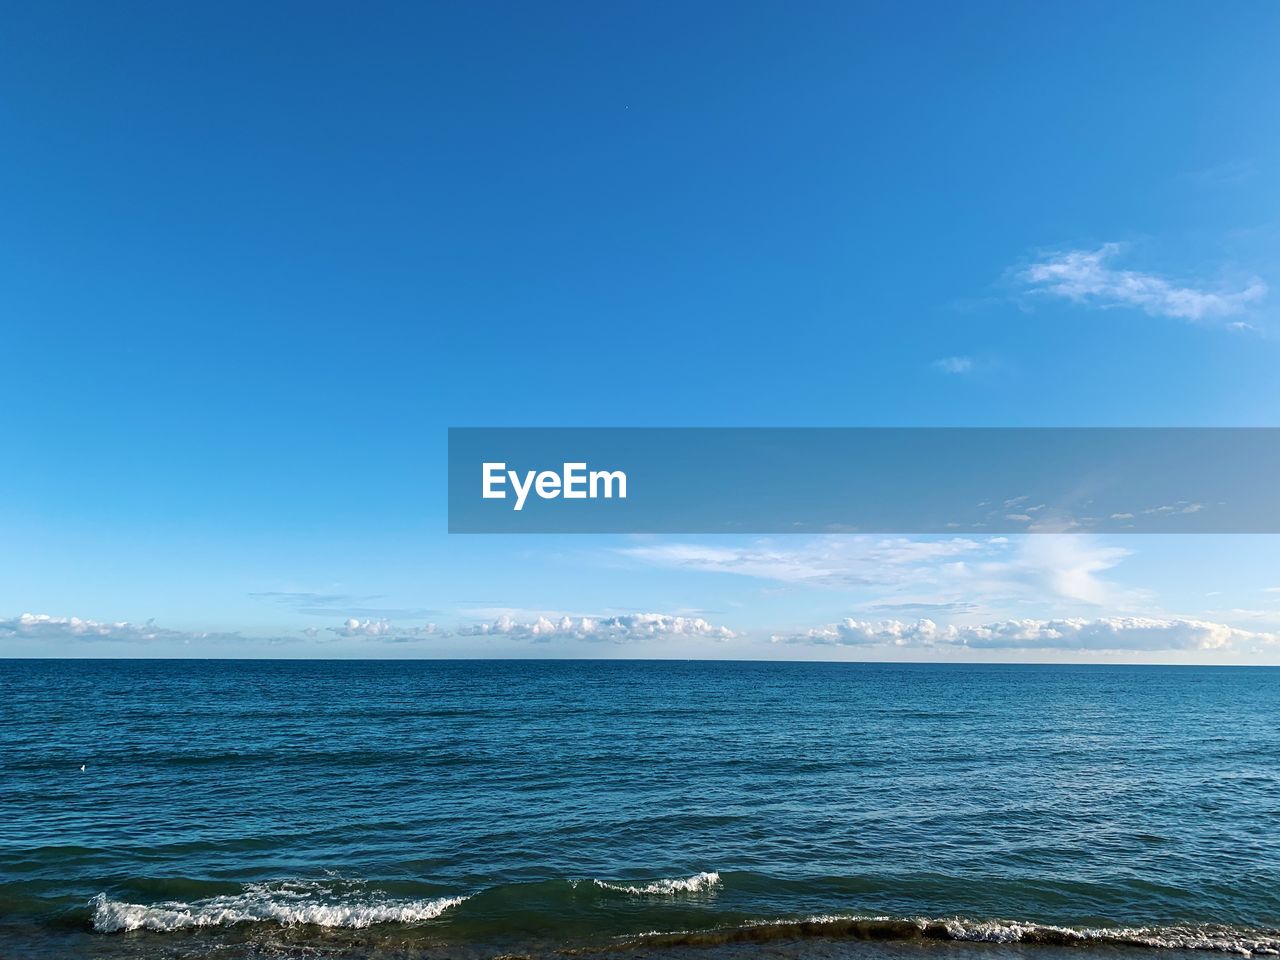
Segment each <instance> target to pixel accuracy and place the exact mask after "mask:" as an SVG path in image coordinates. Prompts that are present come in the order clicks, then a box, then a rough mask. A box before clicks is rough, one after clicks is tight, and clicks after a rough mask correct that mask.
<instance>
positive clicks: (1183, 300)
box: [1018, 243, 1267, 327]
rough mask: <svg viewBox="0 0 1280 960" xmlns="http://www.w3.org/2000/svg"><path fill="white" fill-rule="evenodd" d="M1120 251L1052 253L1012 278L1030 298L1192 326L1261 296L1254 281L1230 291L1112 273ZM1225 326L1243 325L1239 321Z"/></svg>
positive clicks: (1237, 311)
mask: <svg viewBox="0 0 1280 960" xmlns="http://www.w3.org/2000/svg"><path fill="white" fill-rule="evenodd" d="M1124 249H1125V247H1124V245H1123V244H1119V243H1104V244H1103V245H1102V246H1101V247H1099V248H1097V249H1096V250H1066V251H1061V252H1056V253H1052V254H1050V255H1048V256H1047V257H1045V258H1044V259H1041V260H1039V261H1037V262H1035V263H1033V264H1031V265H1030V266H1029V267H1026V268H1025V269H1023V270H1021V271H1020V272H1019V273H1018V279H1019V280H1020V281H1021V282H1022V283H1023V284H1024V285H1025V287H1026V289H1027V290H1028V291H1030V292H1032V293H1037V294H1043V295H1048V296H1055V297H1061V298H1063V299H1066V300H1070V301H1072V302H1073V303H1079V304H1086V305H1090V306H1095V307H1099V308H1101V309H1104V310H1105V309H1111V308H1115V307H1133V308H1136V309H1140V310H1142V311H1144V312H1145V313H1147V314H1149V315H1150V316H1153V317H1170V318H1175V319H1180V320H1189V321H1192V322H1203V321H1211V320H1225V319H1228V318H1230V317H1237V316H1240V315H1242V314H1244V313H1245V312H1246V310H1247V308H1248V307H1250V306H1251V305H1253V304H1256V303H1258V302H1259V301H1261V300H1262V299H1263V298H1264V297H1265V296H1266V294H1267V285H1266V284H1265V283H1264V282H1263V281H1262V280H1260V279H1258V278H1256V277H1254V278H1250V279H1249V280H1248V281H1247V282H1245V283H1243V285H1239V286H1237V287H1234V288H1232V287H1221V288H1219V289H1210V288H1208V287H1204V286H1196V285H1192V284H1189V283H1179V282H1175V281H1172V280H1170V279H1168V278H1166V277H1162V276H1160V275H1159V274H1155V273H1143V272H1140V271H1137V270H1123V269H1118V268H1116V267H1114V266H1112V265H1111V261H1113V260H1114V259H1115V258H1116V257H1117V256H1119V255H1120V254H1121V253H1122V252H1123V251H1124ZM1230 325H1231V326H1234V327H1248V326H1249V324H1247V323H1244V322H1237V323H1233V324H1230Z"/></svg>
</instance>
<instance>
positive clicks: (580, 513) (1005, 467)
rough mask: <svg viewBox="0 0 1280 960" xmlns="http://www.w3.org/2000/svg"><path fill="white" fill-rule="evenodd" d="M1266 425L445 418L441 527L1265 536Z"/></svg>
mask: <svg viewBox="0 0 1280 960" xmlns="http://www.w3.org/2000/svg"><path fill="white" fill-rule="evenodd" d="M1278 477H1280V429H1277V428H962V429H954V428H755V427H752V428H670V429H668V428H618V429H602V428H559V427H557V428H487V427H486V428H453V429H451V430H450V431H449V530H450V532H452V533H815V532H868V533H913V534H945V533H993V534H994V533H1062V532H1098V533H1103V532H1109V533H1278V532H1280V483H1278V482H1277V478H1278Z"/></svg>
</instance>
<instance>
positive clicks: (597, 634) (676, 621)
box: [457, 613, 737, 643]
mask: <svg viewBox="0 0 1280 960" xmlns="http://www.w3.org/2000/svg"><path fill="white" fill-rule="evenodd" d="M457 635H458V636H463V637H488V636H502V637H513V638H515V639H518V640H531V641H534V642H539V643H545V642H548V641H551V640H591V641H607V642H610V643H630V642H633V641H636V640H655V639H667V638H672V637H676V638H701V639H709V640H732V639H734V638H735V637H736V636H737V634H736V633H734V632H733V631H732V630H730V629H728V628H727V627H721V626H716V625H715V624H712V623H710V622H708V621H707V620H704V619H703V618H701V617H679V616H670V615H668V614H663V613H632V614H624V615H622V616H616V617H560V618H558V619H554V620H553V619H550V618H548V617H538V618H537V619H534V620H517V619H515V618H514V617H509V616H502V617H498V618H497V619H496V620H492V621H489V622H486V623H477V624H473V625H471V626H467V627H461V628H459V629H458V631H457Z"/></svg>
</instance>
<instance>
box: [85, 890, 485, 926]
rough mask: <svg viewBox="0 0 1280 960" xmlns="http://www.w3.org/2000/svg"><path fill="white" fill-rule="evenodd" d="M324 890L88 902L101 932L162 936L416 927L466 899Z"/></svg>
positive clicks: (102, 898) (101, 896)
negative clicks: (242, 926)
mask: <svg viewBox="0 0 1280 960" xmlns="http://www.w3.org/2000/svg"><path fill="white" fill-rule="evenodd" d="M326 894H328V892H327V891H326V889H325V888H324V887H321V886H319V885H316V884H309V883H283V884H270V885H268V884H249V885H248V886H246V888H245V890H244V892H243V893H239V894H235V895H233V896H223V897H209V898H208V899H205V900H196V901H193V902H191V903H182V902H180V901H168V902H165V903H154V904H143V903H127V902H125V901H122V900H109V899H108V898H107V896H106V894H103V893H100V894H98V895H97V896H96V897H94V898H93V900H91V901H90V903H89V906H90V907H92V908H93V928H94V929H95V930H98V931H99V932H102V933H118V932H122V931H127V930H154V931H160V932H166V931H171V930H187V929H192V928H196V927H223V926H230V925H232V924H237V923H277V924H280V925H281V926H296V925H310V926H317V927H350V928H361V927H368V926H372V925H373V924H376V923H420V922H422V921H424V920H434V919H435V918H436V917H438V916H440V914H442V913H444V912H445V911H446V910H448V909H449V908H450V907H456V906H457V905H458V904H460V903H462V902H463V901H464V900H466V899H468V898H467V897H437V898H435V899H423V900H396V899H390V898H385V897H379V896H377V895H376V894H366V895H359V896H354V897H352V896H347V897H345V898H342V899H334V898H333V896H332V894H328V895H326Z"/></svg>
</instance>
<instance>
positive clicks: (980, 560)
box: [620, 501, 1133, 609]
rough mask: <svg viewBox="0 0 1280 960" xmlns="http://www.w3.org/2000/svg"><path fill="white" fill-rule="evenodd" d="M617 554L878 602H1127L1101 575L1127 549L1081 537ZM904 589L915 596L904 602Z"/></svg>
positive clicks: (814, 542)
mask: <svg viewBox="0 0 1280 960" xmlns="http://www.w3.org/2000/svg"><path fill="white" fill-rule="evenodd" d="M1011 502H1012V501H1011ZM1028 516H1029V515H1028ZM620 552H621V553H622V554H623V555H625V556H628V557H630V558H632V559H635V560H639V561H642V562H644V563H648V564H653V565H657V566H663V567H675V568H677V569H682V570H696V571H702V572H707V573H724V574H733V575H737V576H745V577H752V578H756V579H760V580H767V581H773V582H776V583H782V584H791V585H804V586H814V587H824V588H835V589H850V588H857V589H864V590H868V591H871V592H873V593H874V592H880V593H881V594H882V596H880V597H879V598H878V599H879V601H880V602H894V603H902V602H910V603H957V602H967V603H972V602H974V601H976V600H984V601H990V602H993V603H995V602H1010V601H1028V600H1032V601H1051V600H1056V601H1061V600H1067V601H1071V602H1073V603H1081V604H1087V605H1091V606H1101V605H1110V606H1112V608H1113V609H1114V608H1117V607H1119V608H1121V609H1124V608H1125V607H1126V605H1127V604H1128V602H1129V601H1130V600H1131V599H1133V598H1132V597H1130V596H1129V595H1128V593H1129V592H1127V591H1124V590H1122V589H1120V588H1119V587H1117V586H1116V585H1115V584H1113V583H1111V582H1109V581H1108V580H1107V579H1105V577H1104V575H1105V574H1106V573H1107V571H1109V570H1111V569H1112V568H1113V567H1115V566H1116V565H1118V564H1119V563H1120V562H1121V561H1122V560H1123V559H1124V558H1125V557H1126V556H1128V555H1129V551H1128V550H1125V549H1123V548H1120V547H1113V546H1108V545H1107V544H1105V543H1102V542H1100V541H1099V540H1098V539H1097V538H1096V537H1093V536H1089V535H1085V534H1049V533H1045V534H1036V535H1034V536H1023V537H1016V538H1006V537H990V538H985V539H980V538H969V537H952V538H947V539H912V538H908V537H872V536H866V535H831V536H825V537H815V538H811V539H808V540H802V539H798V538H797V539H793V540H788V541H786V542H785V543H784V542H779V541H773V540H758V541H754V542H752V543H749V544H746V545H739V546H720V545H716V544H708V543H667V544H649V545H644V546H638V547H627V548H623V549H622V550H621V551H620ZM907 592H910V593H911V594H913V595H911V596H904V595H903V594H904V593H907Z"/></svg>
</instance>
